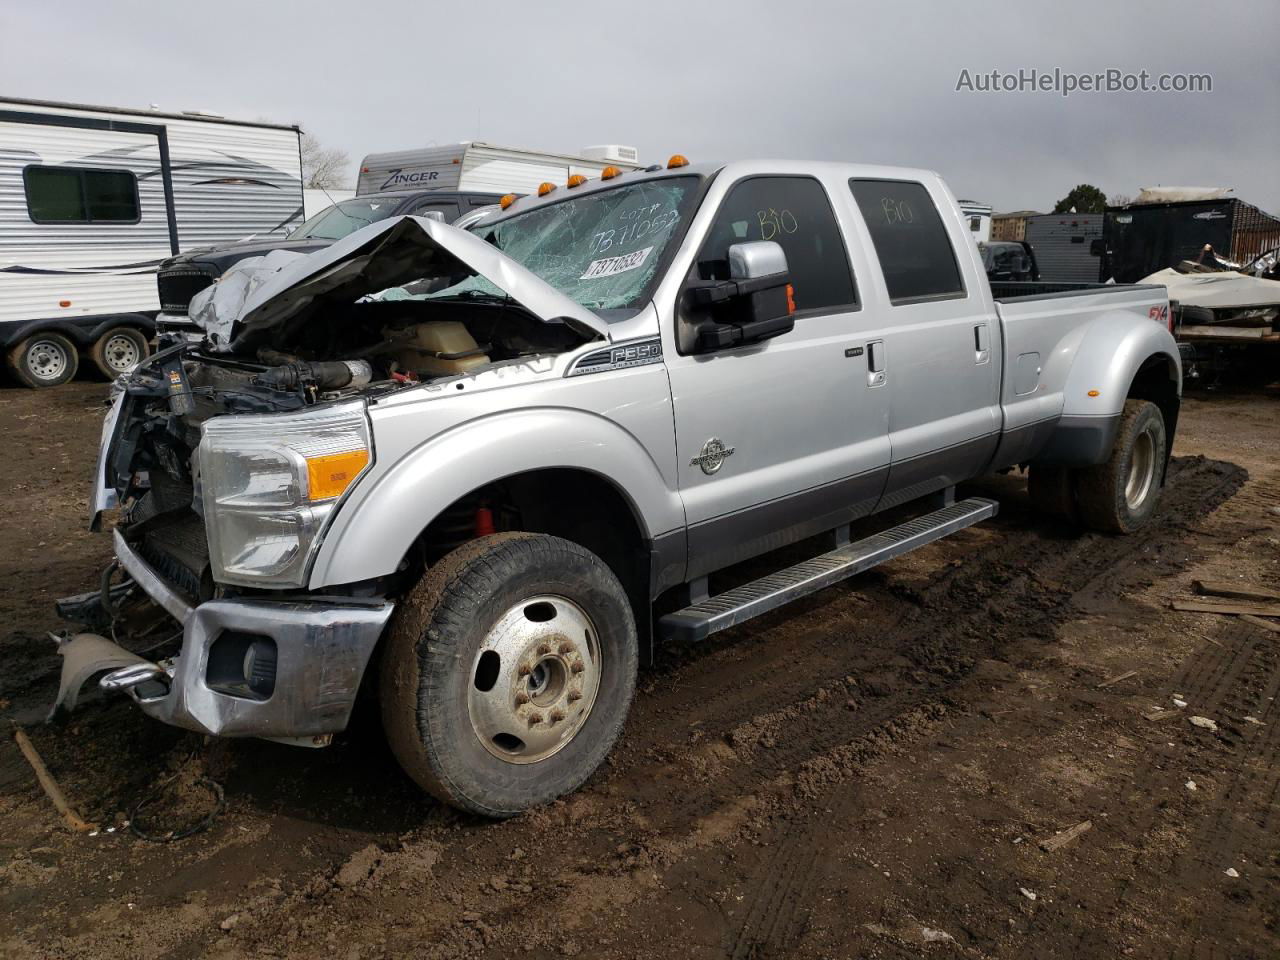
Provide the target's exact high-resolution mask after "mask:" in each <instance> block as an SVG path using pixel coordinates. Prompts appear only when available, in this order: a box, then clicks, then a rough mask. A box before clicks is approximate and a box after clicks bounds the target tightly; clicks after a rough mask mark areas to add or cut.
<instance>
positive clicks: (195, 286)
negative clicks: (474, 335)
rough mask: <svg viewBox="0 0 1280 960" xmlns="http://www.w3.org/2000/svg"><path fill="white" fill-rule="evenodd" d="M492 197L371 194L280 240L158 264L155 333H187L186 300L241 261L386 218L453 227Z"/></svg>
mask: <svg viewBox="0 0 1280 960" xmlns="http://www.w3.org/2000/svg"><path fill="white" fill-rule="evenodd" d="M500 199H501V195H500V194H496V193H471V192H468V193H455V192H446V191H441V190H422V191H418V192H414V193H377V194H369V195H366V196H360V197H353V198H351V199H350V200H342V201H340V202H338V203H335V204H334V205H333V206H331V207H326V208H325V209H323V210H321V211H320V212H319V213H317V214H316V215H315V216H314V217H312V218H311V219H309V220H307V221H305V222H304V223H303V224H302V225H301V226H299V227H298V229H297V230H294V231H293V232H292V233H290V234H289V236H288V237H286V238H284V239H280V238H266V239H262V240H252V239H251V240H242V241H240V242H239V243H230V244H227V245H225V246H221V247H206V248H204V249H202V250H188V251H187V252H186V253H181V254H179V255H178V256H176V257H170V258H169V259H168V260H165V261H163V262H162V263H161V264H160V266H159V268H158V269H157V271H156V283H157V284H158V285H159V288H160V315H159V316H158V317H156V332H157V334H164V333H174V332H180V331H183V330H187V329H191V324H190V322H189V321H188V319H187V308H188V307H189V306H190V304H191V298H192V297H194V296H195V295H196V294H197V293H199V292H200V291H201V290H203V289H204V288H205V287H207V286H209V285H210V284H212V283H213V282H214V281H215V280H217V279H218V278H219V277H220V276H222V274H223V273H225V272H226V270H227V268H228V267H230V266H231V265H232V264H234V263H237V262H239V261H241V260H244V259H246V258H247V257H261V256H264V255H266V254H268V253H271V252H272V251H273V250H290V251H293V252H295V253H315V252H316V251H317V250H323V249H324V248H325V247H327V246H329V244H331V243H333V242H334V241H335V240H341V239H342V238H343V237H345V236H346V235H347V234H349V233H352V232H354V231H356V230H359V229H360V228H361V227H364V226H368V225H369V224H371V223H374V222H375V221H378V220H384V219H386V218H387V217H395V216H400V215H401V214H413V215H414V216H418V217H428V218H431V219H434V220H442V221H444V222H445V223H453V222H455V221H456V220H458V219H460V218H462V217H465V216H466V215H467V214H468V213H471V212H472V211H476V210H480V209H482V208H484V207H488V206H492V205H493V204H496V203H497V202H498V201H499V200H500Z"/></svg>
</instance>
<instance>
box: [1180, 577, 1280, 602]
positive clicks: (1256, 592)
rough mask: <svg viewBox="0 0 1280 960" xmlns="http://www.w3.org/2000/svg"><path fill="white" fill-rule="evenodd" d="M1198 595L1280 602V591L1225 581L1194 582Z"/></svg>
mask: <svg viewBox="0 0 1280 960" xmlns="http://www.w3.org/2000/svg"><path fill="white" fill-rule="evenodd" d="M1191 582H1192V584H1193V585H1194V586H1195V588H1196V593H1205V594H1209V595H1211V596H1215V597H1234V598H1235V599H1237V600H1280V590H1269V589H1267V588H1266V587H1257V586H1254V585H1253V584H1252V583H1230V582H1228V581H1224V580H1193V581H1191Z"/></svg>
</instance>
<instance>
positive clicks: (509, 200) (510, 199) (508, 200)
mask: <svg viewBox="0 0 1280 960" xmlns="http://www.w3.org/2000/svg"><path fill="white" fill-rule="evenodd" d="M515 202H516V195H515V194H514V193H508V194H507V195H506V196H504V197H503V198H502V199H501V200H499V201H498V205H499V206H500V207H502V209H503V210H505V209H507V207H509V206H511V205H512V204H513V203H515Z"/></svg>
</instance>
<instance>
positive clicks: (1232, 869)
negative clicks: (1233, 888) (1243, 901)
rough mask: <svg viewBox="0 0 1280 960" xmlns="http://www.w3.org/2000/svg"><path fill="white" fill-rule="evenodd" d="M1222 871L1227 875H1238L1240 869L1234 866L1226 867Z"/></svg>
mask: <svg viewBox="0 0 1280 960" xmlns="http://www.w3.org/2000/svg"><path fill="white" fill-rule="evenodd" d="M1222 872H1223V873H1225V874H1226V875H1227V876H1228V877H1238V876H1240V871H1239V870H1237V869H1236V868H1235V867H1227V869H1225V870H1223V871H1222Z"/></svg>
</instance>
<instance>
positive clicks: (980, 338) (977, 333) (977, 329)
mask: <svg viewBox="0 0 1280 960" xmlns="http://www.w3.org/2000/svg"><path fill="white" fill-rule="evenodd" d="M987 336H988V334H987V325H986V324H985V323H976V324H974V326H973V362H974V363H986V362H987V361H988V360H990V359H991V347H990V344H989V341H988V340H987Z"/></svg>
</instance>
